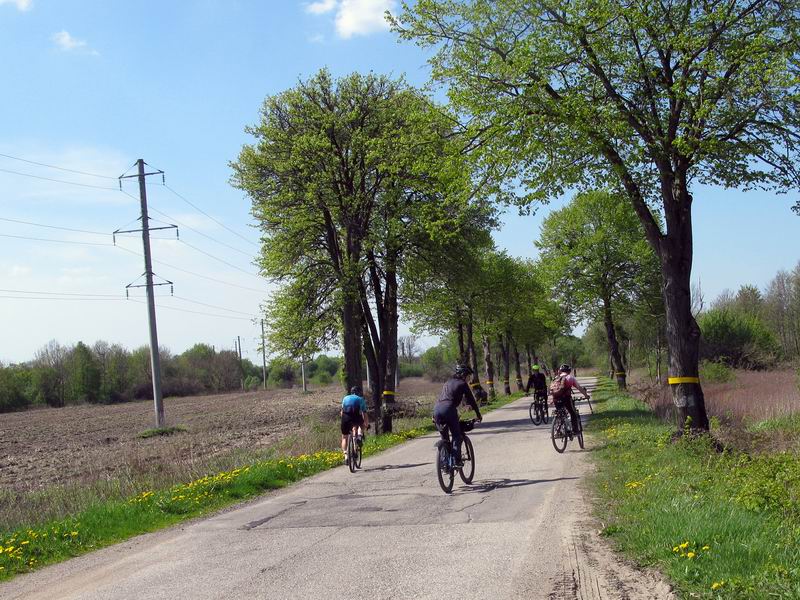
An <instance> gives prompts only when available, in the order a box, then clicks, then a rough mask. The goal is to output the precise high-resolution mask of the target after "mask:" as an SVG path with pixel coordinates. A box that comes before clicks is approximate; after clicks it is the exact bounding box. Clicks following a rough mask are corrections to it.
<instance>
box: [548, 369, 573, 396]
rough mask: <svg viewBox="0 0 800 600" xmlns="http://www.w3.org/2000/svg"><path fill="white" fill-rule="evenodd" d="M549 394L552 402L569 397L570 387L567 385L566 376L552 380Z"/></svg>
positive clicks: (559, 376)
mask: <svg viewBox="0 0 800 600" xmlns="http://www.w3.org/2000/svg"><path fill="white" fill-rule="evenodd" d="M550 394H551V395H552V396H553V400H564V399H565V398H566V397H567V396H569V395H570V386H569V385H567V376H566V375H558V376H557V377H556V378H555V379H553V381H552V382H551V383H550Z"/></svg>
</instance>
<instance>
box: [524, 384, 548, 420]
mask: <svg viewBox="0 0 800 600" xmlns="http://www.w3.org/2000/svg"><path fill="white" fill-rule="evenodd" d="M533 398H534V399H533V402H531V405H530V408H528V414H529V415H530V418H531V423H533V424H534V425H539V423H544V424H545V425H547V422H548V420H549V418H550V411H549V410H548V408H547V391H546V390H541V391H535V392H534V397H533Z"/></svg>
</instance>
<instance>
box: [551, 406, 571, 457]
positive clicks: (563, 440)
mask: <svg viewBox="0 0 800 600" xmlns="http://www.w3.org/2000/svg"><path fill="white" fill-rule="evenodd" d="M550 439H552V440H553V448H555V449H556V452H558V453H559V454H561V453H562V452H564V450H565V449H566V447H567V424H566V423H565V422H564V417H562V416H561V415H558V414H557V415H556V416H555V417H553V427H552V429H551V430H550Z"/></svg>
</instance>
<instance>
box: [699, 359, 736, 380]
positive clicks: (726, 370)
mask: <svg viewBox="0 0 800 600" xmlns="http://www.w3.org/2000/svg"><path fill="white" fill-rule="evenodd" d="M734 379H736V374H735V373H734V372H733V369H731V368H730V367H729V366H728V365H726V364H725V363H721V362H713V361H710V360H702V361H700V381H702V382H703V383H728V382H730V381H733V380H734Z"/></svg>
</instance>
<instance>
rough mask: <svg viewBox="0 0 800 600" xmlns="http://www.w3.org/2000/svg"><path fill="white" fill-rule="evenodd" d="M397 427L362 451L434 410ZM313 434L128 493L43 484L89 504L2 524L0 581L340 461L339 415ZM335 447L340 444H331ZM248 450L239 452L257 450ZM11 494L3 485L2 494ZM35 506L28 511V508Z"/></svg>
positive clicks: (419, 425)
mask: <svg viewBox="0 0 800 600" xmlns="http://www.w3.org/2000/svg"><path fill="white" fill-rule="evenodd" d="M522 396H523V394H521V393H516V394H512V395H511V396H504V397H499V398H498V399H497V400H495V401H494V402H492V403H491V404H489V405H487V406H485V407H483V409H482V410H483V412H488V411H490V410H493V409H496V408H499V407H501V406H504V405H505V404H508V403H509V402H512V401H513V400H516V399H518V398H521V397H522ZM394 427H395V431H394V432H393V433H386V434H381V435H377V436H369V437H367V438H366V440H365V442H364V448H363V451H364V456H371V455H373V454H376V453H378V452H381V451H383V450H386V449H388V448H390V447H392V446H395V445H397V444H400V443H402V442H404V441H407V440H410V439H413V438H416V437H420V436H422V435H425V434H427V433H430V432H432V431H434V430H435V429H434V426H433V424H432V422H431V420H430V416H428V415H426V416H411V417H401V418H398V419H396V420H395V421H394ZM309 430H310V431H311V435H310V436H303V437H304V438H307V439H305V441H304V442H303V443H302V445H303V446H304V447H306V448H307V449H308V450H307V451H306V452H301V453H299V454H296V455H291V456H289V455H286V454H285V453H286V451H287V450H289V449H294V448H296V447H297V442H296V439H295V438H293V439H294V440H295V441H287V442H286V443H285V445H284V446H283V447H281V446H280V445H279V446H277V447H274V448H271V449H270V450H269V451H268V452H267V453H266V456H267V458H262V459H260V460H256V461H251V462H249V463H248V464H241V465H239V466H236V467H235V468H231V469H229V470H224V471H221V472H216V473H214V474H209V475H205V476H203V477H199V478H197V479H194V480H192V481H189V482H188V483H181V484H177V485H172V486H169V487H164V488H157V487H156V488H153V489H145V490H142V491H140V492H138V493H136V494H135V495H131V496H129V497H126V498H122V499H120V498H116V499H115V498H111V499H108V498H105V499H104V498H100V497H95V498H93V497H92V493H93V489H82V488H80V487H79V486H76V487H75V488H70V489H69V490H65V489H63V488H59V489H56V490H45V491H43V492H42V494H43V496H44V497H45V498H44V501H46V502H48V503H52V502H54V501H58V499H59V498H61V499H63V498H64V494H65V493H68V494H76V495H78V496H79V501H78V505H80V504H84V505H85V507H84V508H82V509H81V510H79V511H76V512H75V513H74V514H72V515H70V516H67V517H63V518H59V519H49V520H43V521H35V520H34V519H31V520H30V521H29V522H27V523H21V524H17V525H15V526H13V527H7V528H5V529H0V581H3V580H7V579H10V578H11V577H13V576H14V575H17V574H19V573H25V572H29V571H32V570H34V569H36V568H39V567H41V566H44V565H47V564H52V563H55V562H59V561H61V560H65V559H67V558H71V557H74V556H78V555H80V554H84V553H86V552H90V551H92V550H96V549H98V548H102V547H104V546H109V545H111V544H114V543H117V542H120V541H123V540H125V539H128V538H130V537H132V536H135V535H139V534H142V533H147V532H151V531H155V530H158V529H161V528H163V527H167V526H170V525H174V524H176V523H179V522H181V521H184V520H187V519H191V518H194V517H199V516H202V515H207V514H209V513H212V512H214V511H217V510H219V509H222V508H224V507H226V506H229V505H231V504H234V503H236V502H241V501H243V500H245V499H248V498H252V497H254V496H257V495H259V494H262V493H264V492H266V491H269V490H275V489H279V488H282V487H285V486H287V485H289V484H291V483H293V482H296V481H299V480H300V479H303V478H305V477H309V476H311V475H315V474H317V473H320V472H322V471H325V470H328V469H331V468H333V467H336V466H338V465H340V464H342V462H343V460H342V453H341V451H339V450H338V447H339V441H340V439H341V438H340V437H339V436H340V433H339V428H338V423H332V422H327V423H323V422H312V423H310V424H309ZM331 448H335V449H336V450H331ZM252 456H253V455H252V454H247V453H244V454H242V455H239V458H252ZM6 499H10V496H6V497H4V495H3V493H2V492H0V501H4V500H6ZM29 514H30V513H29Z"/></svg>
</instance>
